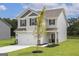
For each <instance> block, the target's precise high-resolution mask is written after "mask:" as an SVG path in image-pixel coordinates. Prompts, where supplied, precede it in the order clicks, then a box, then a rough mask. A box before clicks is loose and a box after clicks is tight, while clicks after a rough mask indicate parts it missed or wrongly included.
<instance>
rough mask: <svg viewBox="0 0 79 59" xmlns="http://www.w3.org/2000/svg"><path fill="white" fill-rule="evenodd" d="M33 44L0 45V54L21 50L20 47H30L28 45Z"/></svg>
mask: <svg viewBox="0 0 79 59" xmlns="http://www.w3.org/2000/svg"><path fill="white" fill-rule="evenodd" d="M31 46H32V45H29V46H26V45H11V46H5V47H0V55H1V54H4V53H8V52H12V51H16V50H19V49H23V48H28V47H31Z"/></svg>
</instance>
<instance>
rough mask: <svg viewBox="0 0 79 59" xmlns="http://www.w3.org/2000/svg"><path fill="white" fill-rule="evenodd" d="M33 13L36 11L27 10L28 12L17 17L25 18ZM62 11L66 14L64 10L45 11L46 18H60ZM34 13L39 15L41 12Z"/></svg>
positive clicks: (25, 11)
mask: <svg viewBox="0 0 79 59" xmlns="http://www.w3.org/2000/svg"><path fill="white" fill-rule="evenodd" d="M31 11H34V10H32V9H26V10H24V11H23V13H21V14H20V15H18V16H17V17H24V16H26V15H27V14H29V13H30V12H31ZM62 11H63V12H64V8H58V9H50V10H46V11H45V17H48V18H53V17H58V16H59V15H60V13H61V12H62ZM34 12H35V13H36V14H39V12H40V11H34Z"/></svg>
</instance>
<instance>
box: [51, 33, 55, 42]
mask: <svg viewBox="0 0 79 59" xmlns="http://www.w3.org/2000/svg"><path fill="white" fill-rule="evenodd" d="M51 42H52V43H55V33H52V34H51Z"/></svg>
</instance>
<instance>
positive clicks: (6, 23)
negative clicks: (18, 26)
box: [0, 20, 12, 28]
mask: <svg viewBox="0 0 79 59" xmlns="http://www.w3.org/2000/svg"><path fill="white" fill-rule="evenodd" d="M0 21H2V22H3V23H4V24H6V25H7V26H8V27H10V28H12V26H11V25H10V24H9V23H7V22H6V21H5V20H0Z"/></svg>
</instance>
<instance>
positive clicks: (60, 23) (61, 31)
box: [57, 12, 67, 42]
mask: <svg viewBox="0 0 79 59" xmlns="http://www.w3.org/2000/svg"><path fill="white" fill-rule="evenodd" d="M57 28H58V41H59V42H62V41H65V40H66V38H67V25H66V20H65V17H64V13H63V12H61V14H60V16H59V17H58V20H57Z"/></svg>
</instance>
